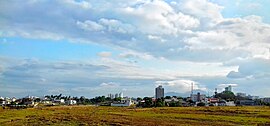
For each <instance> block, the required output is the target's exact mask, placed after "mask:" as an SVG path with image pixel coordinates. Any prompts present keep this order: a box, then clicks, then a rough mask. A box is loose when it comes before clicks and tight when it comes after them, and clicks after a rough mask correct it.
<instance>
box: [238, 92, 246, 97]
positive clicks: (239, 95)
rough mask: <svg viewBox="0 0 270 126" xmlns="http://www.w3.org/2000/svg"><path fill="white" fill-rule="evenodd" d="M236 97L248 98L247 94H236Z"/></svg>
mask: <svg viewBox="0 0 270 126" xmlns="http://www.w3.org/2000/svg"><path fill="white" fill-rule="evenodd" d="M236 96H238V97H243V98H244V97H246V96H247V95H246V93H236Z"/></svg>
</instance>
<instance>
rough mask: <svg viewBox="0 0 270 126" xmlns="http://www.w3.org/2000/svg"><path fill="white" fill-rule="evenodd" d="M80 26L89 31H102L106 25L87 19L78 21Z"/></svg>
mask: <svg viewBox="0 0 270 126" xmlns="http://www.w3.org/2000/svg"><path fill="white" fill-rule="evenodd" d="M77 25H78V27H80V28H81V29H84V30H88V31H101V30H103V29H104V27H103V26H102V25H100V24H98V23H96V22H94V21H90V20H86V21H84V22H80V21H77Z"/></svg>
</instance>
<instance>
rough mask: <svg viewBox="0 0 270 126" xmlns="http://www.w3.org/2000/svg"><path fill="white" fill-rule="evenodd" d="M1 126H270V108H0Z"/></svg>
mask: <svg viewBox="0 0 270 126" xmlns="http://www.w3.org/2000/svg"><path fill="white" fill-rule="evenodd" d="M0 124H1V125H4V126H5V125H14V126H16V125H18V126H21V125H36V126H40V125H138V126H141V125H145V126H152V125H153V126H154V125H213V126H216V125H221V126H222V125H270V108H269V107H261V106H260V107H170V108H168V107H162V108H132V107H105V106H103V107H97V106H57V107H44V108H28V109H22V110H16V109H2V108H1V109H0Z"/></svg>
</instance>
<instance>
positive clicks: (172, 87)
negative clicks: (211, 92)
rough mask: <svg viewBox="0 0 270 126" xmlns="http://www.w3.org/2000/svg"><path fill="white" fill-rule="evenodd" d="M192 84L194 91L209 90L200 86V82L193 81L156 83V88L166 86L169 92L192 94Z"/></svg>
mask: <svg viewBox="0 0 270 126" xmlns="http://www.w3.org/2000/svg"><path fill="white" fill-rule="evenodd" d="M192 84H193V89H194V90H201V91H206V90H207V88H205V87H204V86H203V85H200V84H199V83H198V82H195V81H192V80H172V81H156V86H158V85H163V86H165V87H166V90H167V92H190V91H191V85H192Z"/></svg>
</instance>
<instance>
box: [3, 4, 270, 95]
mask: <svg viewBox="0 0 270 126" xmlns="http://www.w3.org/2000/svg"><path fill="white" fill-rule="evenodd" d="M252 6H253V5H251V7H252ZM223 9H225V8H224V7H222V6H221V5H218V4H215V3H213V2H211V1H208V0H175V1H162V0H137V1H135V0H134V1H133V0H131V1H126V0H115V1H107V0H98V1H97V0H94V1H81V0H79V1H78V0H68V1H33V0H29V1H24V2H21V1H13V2H10V1H0V16H1V19H0V29H1V31H0V37H4V38H8V37H23V38H35V39H50V40H68V41H70V42H84V43H95V44H99V45H103V46H108V47H111V48H116V49H119V48H120V49H123V50H125V51H123V52H121V53H120V54H119V57H120V58H124V59H127V60H131V61H134V62H135V61H136V63H137V62H140V61H139V60H153V59H154V60H155V61H157V62H161V61H163V60H168V61H171V62H174V61H181V62H183V61H184V62H199V63H210V62H211V63H221V64H223V67H229V66H237V67H238V66H239V69H238V70H230V72H229V73H228V75H227V78H226V79H228V80H230V81H233V82H232V83H234V81H237V84H239V86H241V84H243V83H248V82H247V81H245V80H247V79H249V80H250V81H254V80H255V79H259V80H256V82H257V81H258V82H260V83H264V82H267V81H268V80H269V77H268V76H269V73H270V71H269V48H270V44H269V41H270V36H269V33H270V25H269V24H267V23H265V22H264V21H263V18H264V17H261V16H256V15H247V16H241V17H235V18H234V17H231V18H227V17H224V16H223V15H222V10H223ZM47 10H50V11H47ZM4 43H9V42H6V41H5V40H3V41H2V42H1V44H4ZM126 50H128V51H126ZM98 55H99V56H100V57H103V58H101V61H100V62H99V64H98V65H97V64H93V63H89V62H86V61H80V62H73V61H67V62H66V61H63V62H53V63H48V62H45V63H44V62H40V61H38V60H33V59H31V60H30V61H27V60H24V61H18V62H14V63H16V64H10V63H11V60H9V61H8V60H7V59H4V60H3V59H1V57H0V60H1V61H2V62H1V66H0V72H1V75H0V77H2V78H4V81H5V83H7V82H9V81H8V80H10V81H11V82H12V83H13V82H14V80H16V81H17V80H18V83H22V84H26V83H34V82H38V84H42V83H45V82H46V83H50V82H52V83H53V82H54V83H58V84H60V85H61V84H62V85H64V84H67V83H68V84H73V85H75V84H78V83H81V84H82V85H80V87H87V86H85V84H89V83H90V82H92V81H93V83H94V85H95V86H99V84H100V83H103V82H112V80H113V79H116V78H117V79H119V77H122V78H121V79H122V80H133V82H134V80H136V81H139V80H144V81H146V80H147V82H149V83H150V82H155V81H156V80H168V78H170V79H171V80H170V81H167V82H164V84H167V85H168V86H169V85H171V86H172V85H173V86H172V87H174V86H176V87H178V88H179V89H180V87H181V86H182V87H183V91H187V90H188V88H187V86H185V85H187V83H188V81H183V80H185V79H183V80H181V79H180V80H181V81H180V80H179V79H178V78H177V77H176V76H175V75H172V74H167V73H166V72H164V71H165V70H164V71H158V70H149V69H143V68H141V67H139V66H137V65H136V64H130V63H126V62H121V61H122V59H121V61H116V60H112V59H110V58H111V53H110V52H101V53H99V54H98ZM104 57H106V58H104ZM119 57H118V58H119ZM159 59H161V60H159ZM239 59H240V60H239ZM13 61H17V60H13ZM229 62H230V63H229ZM166 65H167V64H166ZM168 66H169V65H168ZM210 71H211V70H210ZM45 73H51V75H46V74H45ZM97 77H99V78H100V79H96V78H97ZM23 78H25V79H23ZM30 78H31V79H30ZM108 78H109V79H108ZM172 78H173V80H172ZM102 79H107V80H106V81H104V80H103V81H101V80H102ZM2 80H3V79H2ZM29 80H32V82H31V81H29ZM44 80H46V81H44ZM149 80H151V81H149ZM191 80H192V79H191ZM212 80H214V79H213V78H212ZM238 81H241V82H239V83H238ZM196 82H197V81H196ZM14 83H15V82H14ZM142 83H143V82H142ZM198 83H199V81H198ZM219 83H226V81H225V80H224V82H219ZM235 83H236V82H235ZM254 83H255V82H254ZM35 84H36V83H35ZM144 84H145V83H144ZM200 84H201V83H200ZM169 87H170V86H169ZM198 88H199V89H201V88H204V87H200V86H199V87H198ZM134 92H135V91H134Z"/></svg>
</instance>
